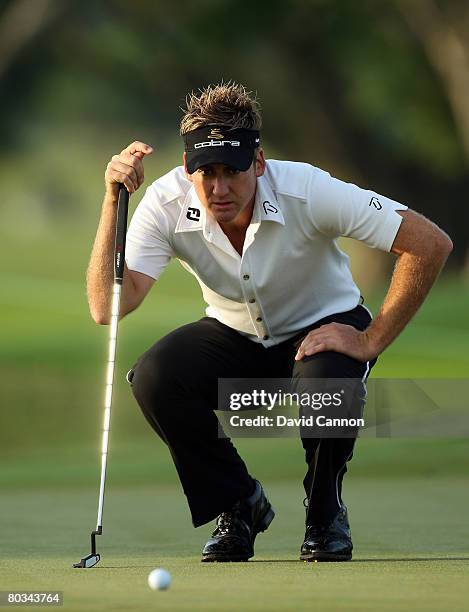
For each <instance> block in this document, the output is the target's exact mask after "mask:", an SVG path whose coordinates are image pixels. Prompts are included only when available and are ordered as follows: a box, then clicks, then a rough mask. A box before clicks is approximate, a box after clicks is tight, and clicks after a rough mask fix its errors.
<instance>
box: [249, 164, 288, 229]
mask: <svg viewBox="0 0 469 612" xmlns="http://www.w3.org/2000/svg"><path fill="white" fill-rule="evenodd" d="M255 208H257V210H258V211H259V213H260V220H261V221H275V222H276V223H280V224H281V225H285V219H284V218H283V213H282V210H281V208H280V205H279V203H278V202H277V198H276V197H275V194H274V192H273V191H272V187H271V186H270V185H269V182H268V180H267V179H266V177H265V176H264V175H263V176H259V177H258V179H257V191H256V203H255Z"/></svg>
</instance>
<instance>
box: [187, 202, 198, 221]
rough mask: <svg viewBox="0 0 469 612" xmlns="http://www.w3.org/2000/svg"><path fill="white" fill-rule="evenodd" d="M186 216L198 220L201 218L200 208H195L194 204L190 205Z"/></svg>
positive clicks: (191, 219)
mask: <svg viewBox="0 0 469 612" xmlns="http://www.w3.org/2000/svg"><path fill="white" fill-rule="evenodd" d="M186 217H187V218H188V219H189V220H190V221H198V220H199V219H200V210H199V209H198V208H193V207H192V206H190V207H189V208H188V209H187V213H186Z"/></svg>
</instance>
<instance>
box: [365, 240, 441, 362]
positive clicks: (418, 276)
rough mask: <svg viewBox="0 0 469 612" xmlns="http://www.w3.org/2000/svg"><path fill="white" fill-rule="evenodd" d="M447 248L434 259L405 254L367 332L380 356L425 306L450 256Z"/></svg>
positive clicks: (399, 261)
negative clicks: (426, 299) (423, 305)
mask: <svg viewBox="0 0 469 612" xmlns="http://www.w3.org/2000/svg"><path fill="white" fill-rule="evenodd" d="M449 252H450V249H446V250H445V249H444V248H443V247H442V248H441V249H439V250H438V251H435V252H433V254H432V256H428V255H416V254H412V253H402V254H401V255H400V256H399V258H398V260H397V262H396V265H395V268H394V273H393V276H392V280H391V283H390V286H389V289H388V292H387V294H386V297H385V298H384V301H383V304H382V306H381V308H380V310H379V312H378V314H377V315H376V317H375V318H374V319H373V321H372V322H371V324H370V326H369V327H368V329H367V330H366V332H365V335H366V336H367V338H368V342H369V346H371V347H373V352H374V353H375V354H376V355H379V354H380V353H382V352H383V351H384V349H385V348H386V347H387V346H389V345H390V344H391V342H392V341H393V340H394V339H395V338H396V337H397V336H398V335H399V334H400V333H401V331H402V330H403V329H404V327H405V326H406V325H407V323H408V322H409V321H410V320H411V319H412V317H413V316H414V314H415V313H416V312H417V310H418V309H419V308H420V306H421V305H422V303H423V301H424V300H425V297H426V296H427V294H428V292H429V291H430V289H431V287H432V285H433V284H434V282H435V280H436V279H437V277H438V274H439V273H440V271H441V269H442V268H443V266H444V263H445V261H446V259H447V257H448V255H449Z"/></svg>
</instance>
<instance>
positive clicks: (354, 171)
mask: <svg viewBox="0 0 469 612" xmlns="http://www.w3.org/2000/svg"><path fill="white" fill-rule="evenodd" d="M221 79H225V80H228V79H233V80H236V81H240V82H242V83H243V84H245V85H246V86H247V87H248V88H250V89H253V90H255V91H257V93H258V96H259V98H260V101H261V103H262V107H263V115H264V146H265V149H266V154H267V157H268V158H269V157H271V158H286V159H294V160H299V161H307V162H310V163H312V164H315V165H319V166H320V167H322V168H324V169H327V170H328V171H330V172H331V173H333V174H335V175H336V176H338V177H340V178H342V179H345V180H349V181H352V182H356V183H358V184H360V185H361V186H364V187H372V188H373V189H375V190H376V191H378V192H381V193H384V194H386V195H388V196H390V197H393V198H395V199H397V200H400V201H403V202H405V203H407V204H408V205H409V206H410V207H411V208H414V209H416V210H418V211H419V212H422V213H423V214H425V215H427V216H428V217H430V218H431V219H433V220H434V221H435V222H437V223H439V224H440V225H441V226H442V227H443V228H444V229H445V230H446V231H447V232H448V233H449V234H450V236H451V238H452V239H453V242H454V244H455V249H454V252H453V253H452V255H451V257H450V259H449V261H448V264H447V267H446V270H445V273H444V274H443V275H442V277H441V278H440V279H439V281H438V282H437V284H436V286H435V288H434V289H433V291H432V293H431V294H430V296H429V298H428V300H427V302H426V303H425V305H424V307H423V308H422V309H421V311H420V312H419V314H418V315H417V316H416V317H415V319H414V320H413V322H412V323H411V324H410V325H409V327H408V328H407V329H406V330H405V331H404V333H403V334H402V336H400V337H399V338H398V340H397V341H396V342H395V343H394V344H393V345H392V347H391V348H389V349H388V350H387V351H386V353H385V354H384V355H383V356H382V357H381V359H380V361H379V363H378V365H377V366H376V368H375V369H374V375H375V376H386V377H436V378H446V377H468V373H469V351H468V347H469V318H468V298H469V284H468V269H467V261H468V259H467V253H468V239H469V232H468V228H469V214H468V209H469V206H468V203H467V199H468V197H467V194H468V192H469V5H468V4H467V2H465V1H464V0H457V1H456V0H447V1H444V2H443V1H442V2H439V1H437V0H421V1H420V0H415V1H413V2H407V1H405V0H402V1H400V0H361V1H360V2H358V3H356V2H353V3H352V2H342V1H340V0H283V1H281V2H280V1H278V0H270V1H269V2H266V1H264V0H259V1H258V2H256V3H255V5H253V4H252V3H251V2H247V1H245V0H237V1H235V0H224V1H221V0H199V1H198V2H189V1H188V0H182V1H180V2H178V3H174V2H172V3H171V2H167V1H162V2H153V1H151V0H138V1H135V2H129V1H128V0H127V1H124V0H122V1H120V0H110V1H108V2H93V1H91V0H90V1H86V0H81V1H80V2H79V1H78V0H68V1H67V0H9V1H8V0H6V1H3V2H2V3H0V90H1V98H0V106H1V112H0V125H1V134H2V138H1V140H0V183H1V184H2V186H3V197H2V198H1V199H0V214H1V219H2V222H1V223H0V248H1V257H0V286H1V291H0V308H1V314H0V320H1V325H2V333H1V344H0V359H1V371H2V384H1V389H0V394H1V415H0V419H1V421H0V462H1V469H0V487H1V489H2V491H3V492H4V493H6V492H8V495H9V496H10V497H9V499H13V497H11V496H14V495H15V491H16V492H17V494H18V495H19V496H20V495H21V494H22V493H24V492H26V491H27V492H29V491H31V492H34V490H39V489H44V490H46V491H47V490H49V489H51V490H53V489H54V488H60V489H64V488H67V487H68V488H73V489H78V488H80V487H83V488H84V490H85V488H86V487H88V489H86V490H87V491H88V494H89V495H90V496H91V495H94V494H95V493H96V495H97V491H98V489H97V485H98V476H99V465H98V461H99V456H98V450H99V446H100V442H101V432H100V427H101V423H102V402H103V383H104V372H105V363H106V357H107V356H106V349H107V336H108V330H107V328H105V327H99V326H96V325H95V324H94V323H93V322H92V320H91V319H90V317H89V314H88V310H87V301H86V290H85V273H86V267H87V262H88V257H89V253H90V250H91V246H92V242H93V239H94V234H95V230H96V226H97V222H98V219H99V210H100V203H101V199H102V195H103V174H104V170H105V166H106V164H107V162H108V160H109V158H110V157H111V155H113V154H114V153H116V152H118V151H120V150H121V149H122V148H123V147H124V146H126V145H127V144H128V143H129V142H131V141H132V140H134V139H139V140H143V141H145V142H148V143H150V144H151V145H153V146H155V148H156V152H155V154H154V155H153V156H151V157H150V158H148V160H147V161H146V185H148V184H150V182H151V181H152V180H154V179H155V178H157V177H158V176H159V175H161V174H163V173H164V172H166V171H167V170H169V169H171V168H172V167H174V165H178V164H180V163H181V145H180V141H179V137H178V122H179V118H180V116H181V111H180V109H179V107H180V106H181V105H182V104H183V102H184V97H185V95H186V93H187V92H188V91H190V90H192V89H197V88H199V87H202V86H204V85H206V84H208V83H211V82H218V81H220V80H221ZM142 194H143V189H142V190H141V192H139V193H138V194H137V195H135V196H134V197H132V199H131V208H132V210H133V209H134V208H135V206H136V205H137V203H138V201H139V199H140V197H141V195H142ZM344 246H345V248H346V249H347V250H348V251H349V253H350V254H351V257H352V266H353V270H354V273H355V276H356V279H357V281H358V283H359V285H360V287H361V288H362V292H363V294H364V295H365V297H366V300H367V304H368V306H369V307H370V308H371V309H372V310H373V311H374V312H376V310H377V308H378V307H379V304H380V301H381V300H382V298H383V295H384V292H385V288H386V283H387V282H388V281H389V278H390V274H391V271H392V263H393V257H392V256H389V255H386V254H381V253H378V252H376V251H371V250H370V249H367V248H364V247H361V246H360V245H356V244H351V243H349V242H346V244H345V245H344ZM203 312H204V305H203V303H202V300H201V298H200V295H199V289H198V287H197V286H196V283H195V281H194V280H193V279H192V278H191V277H189V276H188V275H186V274H185V273H184V272H183V270H182V269H181V268H180V267H179V265H178V264H177V263H176V262H175V263H172V264H171V265H170V266H169V268H168V270H167V271H166V272H165V274H164V275H163V277H162V279H161V281H159V282H158V283H157V285H155V288H154V290H153V291H152V292H151V294H150V295H149V297H148V298H147V300H146V301H145V303H144V304H143V305H142V306H141V307H140V308H139V309H138V310H137V311H136V312H135V313H132V314H131V315H130V316H129V317H128V318H126V319H125V320H124V321H123V322H122V324H121V326H120V332H119V343H118V344H119V346H118V370H117V381H116V386H115V401H114V406H113V417H112V433H111V442H110V465H109V482H110V486H112V485H113V484H114V485H123V486H124V485H125V486H127V487H132V486H137V485H146V484H152V485H155V486H156V485H159V484H165V485H167V484H174V483H176V473H175V470H174V468H173V466H172V463H171V460H170V458H169V454H168V453H167V451H166V449H165V448H163V446H162V444H161V443H160V441H159V440H158V439H157V438H156V437H155V436H154V434H153V433H152V431H151V430H150V429H149V428H148V426H147V425H146V422H145V421H144V419H143V417H142V416H141V414H140V413H139V409H138V407H137V405H136V404H135V402H134V400H133V398H132V396H131V393H130V390H129V388H128V386H127V384H126V383H125V381H124V375H125V372H126V371H127V370H128V369H129V367H130V366H131V365H132V364H133V363H134V361H135V360H136V359H137V357H138V356H139V355H140V354H141V353H142V352H143V351H144V350H145V349H146V348H147V347H148V346H149V345H151V344H152V343H153V342H155V341H156V340H157V339H158V338H159V337H160V336H161V335H163V334H165V333H167V332H168V331H170V330H171V329H174V328H175V327H176V326H179V325H182V324H184V323H186V322H188V321H192V320H194V319H196V318H198V317H200V316H202V315H203ZM465 433H466V432H462V437H461V438H460V439H451V440H445V439H438V440H394V439H379V440H362V441H361V442H360V443H359V444H360V451H359V452H357V453H356V457H355V458H354V460H353V462H352V464H351V475H350V477H349V482H350V484H348V486H350V487H351V488H353V486H354V484H353V483H354V482H355V483H358V482H360V483H361V482H362V480H360V479H370V480H373V479H375V480H376V479H382V478H389V479H392V481H393V482H395V479H397V480H400V481H402V482H404V481H409V479H412V478H424V479H434V482H435V483H436V484H437V483H438V482H440V481H442V480H439V479H447V478H448V477H451V478H455V479H456V480H455V481H454V482H456V483H457V485H455V486H457V487H461V486H467V468H468V463H469V461H468V451H469V443H468V439H467V437H463V436H464V434H465ZM238 447H239V448H240V450H241V452H242V454H243V456H244V457H245V458H246V460H247V462H248V465H249V468H250V470H251V471H252V473H254V474H256V475H257V476H258V477H260V478H262V479H264V480H265V481H267V482H274V481H290V482H292V483H298V490H299V489H300V480H301V478H302V475H303V471H304V468H303V458H302V452H301V444H300V443H299V442H298V441H296V440H240V441H239V444H238ZM390 482H391V480H390ZM452 482H453V481H452ZM94 485H96V491H94V489H93V491H91V489H90V487H92V486H94ZM360 486H361V485H360ZM398 486H399V485H398V484H397V485H396V487H398ZM390 495H391V493H390ZM18 499H19V500H20V499H22V498H21V497H18ZM180 501H181V503H182V502H183V498H182V496H181V497H180ZM18 503H20V502H18ZM21 503H22V502H21ZM371 503H372V502H371ZM186 516H187V519H188V515H186ZM93 521H94V515H92V516H89V524H90V527H91V526H92V524H93ZM187 525H189V523H188V522H187ZM31 537H32V538H33V537H34V536H33V535H32V536H31Z"/></svg>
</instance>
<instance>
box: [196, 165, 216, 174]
mask: <svg viewBox="0 0 469 612" xmlns="http://www.w3.org/2000/svg"><path fill="white" fill-rule="evenodd" d="M197 172H198V173H199V174H201V175H202V176H211V175H212V174H213V169H212V168H210V166H202V168H199V169H198V170H197Z"/></svg>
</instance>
